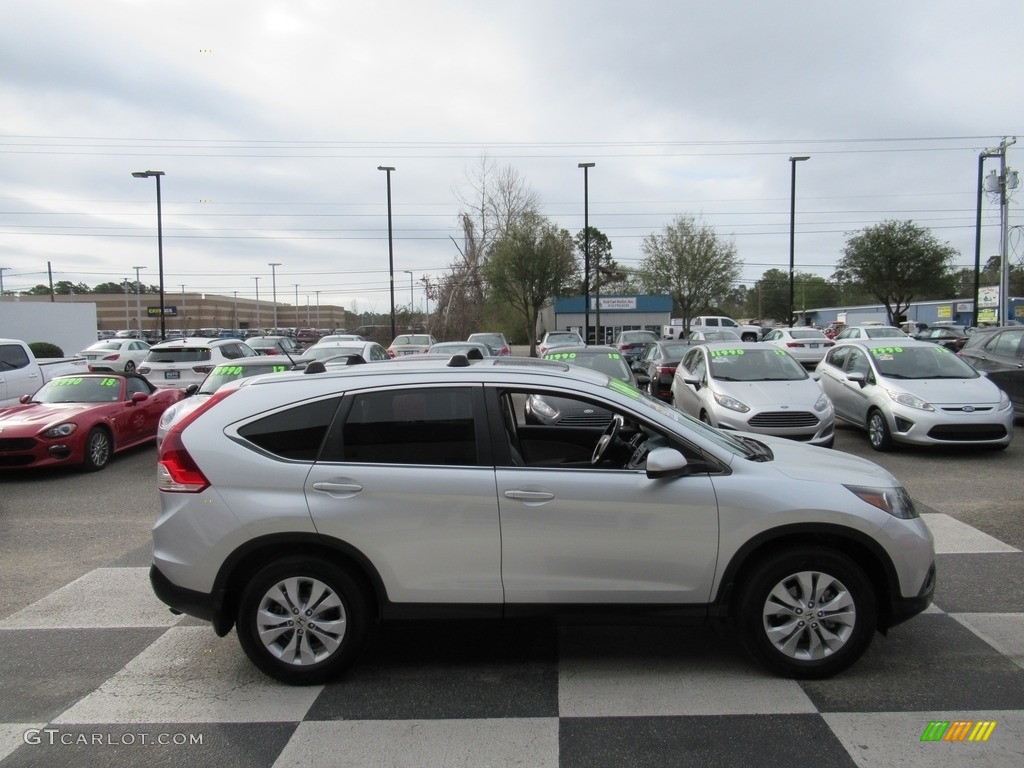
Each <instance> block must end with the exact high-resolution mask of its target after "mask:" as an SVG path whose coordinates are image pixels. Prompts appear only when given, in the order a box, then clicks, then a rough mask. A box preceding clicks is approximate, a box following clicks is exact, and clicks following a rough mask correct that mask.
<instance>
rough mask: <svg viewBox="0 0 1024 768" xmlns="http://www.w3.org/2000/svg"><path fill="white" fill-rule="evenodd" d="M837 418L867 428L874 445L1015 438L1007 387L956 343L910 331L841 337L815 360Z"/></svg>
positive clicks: (997, 443)
mask: <svg viewBox="0 0 1024 768" xmlns="http://www.w3.org/2000/svg"><path fill="white" fill-rule="evenodd" d="M817 372H818V373H819V374H821V378H820V379H819V382H818V383H819V384H820V385H821V388H822V389H823V390H824V391H825V393H826V394H827V395H828V396H829V397H830V398H832V402H833V404H834V405H835V409H836V418H839V419H842V420H843V421H846V422H849V423H850V424H853V425H855V426H858V427H860V428H862V429H866V430H867V433H868V439H869V440H870V441H871V447H872V448H874V449H875V450H877V451H887V450H889V449H890V448H892V447H893V443H894V442H899V443H909V444H912V445H983V446H984V445H987V446H992V447H993V448H1005V447H1006V446H1008V445H1009V444H1010V440H1012V439H1013V404H1012V403H1011V402H1010V398H1009V397H1008V396H1007V394H1006V393H1005V392H1003V391H1002V390H1001V389H999V387H997V386H996V385H995V384H994V383H993V382H992V381H990V380H989V379H988V378H987V377H986V376H983V375H982V374H980V373H978V371H976V370H975V369H974V368H972V367H971V366H970V365H968V364H967V363H965V362H964V361H963V360H961V359H960V358H959V357H957V356H956V354H954V353H953V352H952V351H950V350H948V349H946V348H945V347H942V346H939V345H938V344H932V343H931V342H928V341H917V340H915V339H911V338H910V337H909V336H907V337H904V338H902V339H875V340H865V341H844V342H840V343H838V344H836V346H835V347H833V348H832V349H831V350H830V351H829V352H828V354H826V355H825V358H824V359H823V360H822V361H821V362H820V363H819V364H818V368H817Z"/></svg>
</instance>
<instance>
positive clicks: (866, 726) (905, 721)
mask: <svg viewBox="0 0 1024 768" xmlns="http://www.w3.org/2000/svg"><path fill="white" fill-rule="evenodd" d="M822 717H823V718H824V720H825V722H826V723H828V727H829V728H831V729H832V733H834V734H835V735H836V737H837V738H838V739H839V741H840V743H841V744H842V745H843V747H845V749H846V751H847V752H849V753H850V756H851V757H852V758H853V760H854V762H855V763H856V764H857V765H859V766H861V767H862V768H1020V765H1021V755H1024V712H1018V711H1016V710H1010V711H985V712H977V711H975V712H970V711H961V710H954V711H950V712H872V713H870V714H866V713H831V714H823V715H822ZM958 720H959V721H971V722H974V723H977V722H980V721H993V720H994V721H995V722H996V726H995V729H994V730H993V731H992V733H991V735H990V736H989V738H988V741H984V742H971V741H921V736H922V735H923V734H924V732H925V729H926V728H928V725H929V723H931V722H932V721H943V722H950V721H958Z"/></svg>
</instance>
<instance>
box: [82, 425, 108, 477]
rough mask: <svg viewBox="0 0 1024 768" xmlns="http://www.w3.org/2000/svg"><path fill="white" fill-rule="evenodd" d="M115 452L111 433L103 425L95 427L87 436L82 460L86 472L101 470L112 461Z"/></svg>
mask: <svg viewBox="0 0 1024 768" xmlns="http://www.w3.org/2000/svg"><path fill="white" fill-rule="evenodd" d="M113 452H114V444H113V442H112V441H111V439H110V433H109V432H107V430H105V429H104V428H103V427H93V428H92V430H91V431H90V432H89V436H88V437H86V438H85V458H84V459H83V460H82V467H83V468H84V469H85V471H86V472H99V471H100V470H101V469H103V468H104V467H105V466H107V464H109V463H110V456H111V454H112V453H113Z"/></svg>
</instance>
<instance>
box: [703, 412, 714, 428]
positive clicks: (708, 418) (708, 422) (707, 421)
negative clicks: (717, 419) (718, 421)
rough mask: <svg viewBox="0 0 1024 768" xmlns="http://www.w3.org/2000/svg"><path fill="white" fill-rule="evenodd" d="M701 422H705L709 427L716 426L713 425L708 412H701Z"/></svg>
mask: <svg viewBox="0 0 1024 768" xmlns="http://www.w3.org/2000/svg"><path fill="white" fill-rule="evenodd" d="M700 420H701V421H703V422H704V423H705V424H707V425H708V426H709V427H713V426H715V425H714V424H712V423H711V417H710V416H708V412H707V411H701V412H700Z"/></svg>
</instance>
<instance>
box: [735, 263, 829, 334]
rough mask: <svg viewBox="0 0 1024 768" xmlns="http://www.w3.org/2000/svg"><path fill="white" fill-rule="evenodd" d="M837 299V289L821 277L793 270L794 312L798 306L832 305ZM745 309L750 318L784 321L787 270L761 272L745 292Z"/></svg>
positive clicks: (786, 303) (787, 305)
mask: <svg viewBox="0 0 1024 768" xmlns="http://www.w3.org/2000/svg"><path fill="white" fill-rule="evenodd" d="M838 301H839V290H838V288H836V286H835V285H834V284H832V283H830V282H828V281H827V280H826V279H825V278H823V277H820V276H819V275H814V274H811V273H810V272H794V273H793V303H794V305H795V310H796V312H797V314H798V315H799V313H800V311H801V310H802V309H811V308H814V307H829V306H834V305H835V304H836V303H838ZM746 310H747V313H748V314H749V315H750V316H751V317H758V318H765V317H768V318H772V319H773V320H776V321H777V322H780V323H784V322H786V318H787V316H788V315H789V272H788V271H786V270H782V269H769V270H767V271H765V273H764V274H763V275H761V279H760V280H758V281H757V282H756V283H754V287H753V288H752V289H751V290H750V292H749V293H748V294H747V304H746Z"/></svg>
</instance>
